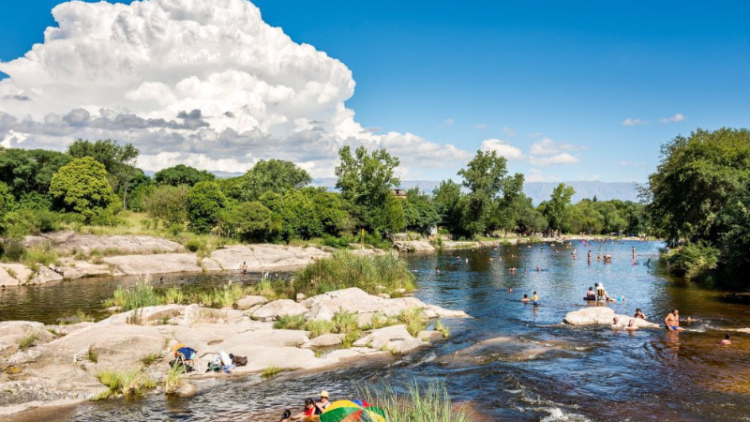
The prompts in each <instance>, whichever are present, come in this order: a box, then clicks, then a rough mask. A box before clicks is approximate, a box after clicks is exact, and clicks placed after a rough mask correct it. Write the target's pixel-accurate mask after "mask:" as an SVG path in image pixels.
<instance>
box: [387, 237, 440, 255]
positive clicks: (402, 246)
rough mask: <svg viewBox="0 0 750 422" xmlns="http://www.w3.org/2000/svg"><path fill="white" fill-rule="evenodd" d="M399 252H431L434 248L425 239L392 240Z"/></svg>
mask: <svg viewBox="0 0 750 422" xmlns="http://www.w3.org/2000/svg"><path fill="white" fill-rule="evenodd" d="M393 246H394V247H395V248H396V249H398V250H399V252H416V253H433V252H435V248H434V247H433V246H432V245H431V244H430V242H428V241H426V240H404V241H396V242H393Z"/></svg>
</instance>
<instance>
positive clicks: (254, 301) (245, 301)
mask: <svg viewBox="0 0 750 422" xmlns="http://www.w3.org/2000/svg"><path fill="white" fill-rule="evenodd" d="M266 303H268V299H266V298H264V297H263V296H245V297H243V298H242V299H240V300H238V301H237V309H241V310H243V311H244V310H248V309H250V308H252V307H253V306H257V305H265V304H266Z"/></svg>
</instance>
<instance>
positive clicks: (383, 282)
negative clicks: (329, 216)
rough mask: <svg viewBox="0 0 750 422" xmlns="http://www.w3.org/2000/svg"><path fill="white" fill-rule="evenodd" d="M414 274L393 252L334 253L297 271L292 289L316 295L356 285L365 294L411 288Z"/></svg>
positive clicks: (296, 291) (412, 287)
mask: <svg viewBox="0 0 750 422" xmlns="http://www.w3.org/2000/svg"><path fill="white" fill-rule="evenodd" d="M414 280H415V277H414V274H412V272H411V271H409V267H408V266H407V265H406V261H404V260H403V259H400V258H398V257H397V256H395V255H393V254H386V255H378V256H359V255H354V254H351V253H347V252H337V253H336V254H334V255H333V257H331V258H328V259H321V260H318V261H315V262H314V263H312V264H310V265H308V266H307V268H305V269H303V270H300V271H298V272H297V274H296V275H295V277H294V286H293V287H294V292H295V294H296V293H304V294H305V295H307V296H315V295H319V294H323V293H327V292H332V291H334V290H340V289H347V288H350V287H358V288H360V289H362V290H364V291H366V292H367V293H370V294H377V293H383V292H384V291H385V292H393V291H395V290H397V289H406V290H407V291H409V290H414V287H415V285H414Z"/></svg>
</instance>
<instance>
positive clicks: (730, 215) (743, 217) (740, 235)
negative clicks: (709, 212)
mask: <svg viewBox="0 0 750 422" xmlns="http://www.w3.org/2000/svg"><path fill="white" fill-rule="evenodd" d="M721 218H722V223H723V224H724V225H726V228H727V230H726V232H725V233H724V235H723V237H722V241H721V246H720V248H721V256H722V259H723V267H724V271H725V273H726V275H727V276H728V280H730V282H731V283H727V284H741V282H742V281H744V279H745V278H746V277H747V274H748V273H750V253H749V252H748V251H750V184H747V185H746V186H745V188H744V189H743V190H742V191H741V192H740V193H739V194H738V195H737V196H735V197H734V198H732V199H731V200H729V202H728V203H727V206H726V207H725V208H724V209H723V210H722V213H721Z"/></svg>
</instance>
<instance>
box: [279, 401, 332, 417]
mask: <svg viewBox="0 0 750 422" xmlns="http://www.w3.org/2000/svg"><path fill="white" fill-rule="evenodd" d="M320 413H322V412H320V411H319V410H318V408H317V407H315V401H314V400H313V399H305V408H304V409H303V410H302V412H301V413H297V414H296V415H291V416H288V417H286V418H282V419H281V422H291V421H300V420H305V419H307V418H309V417H311V416H315V415H318V414H320ZM284 415H287V412H284Z"/></svg>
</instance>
